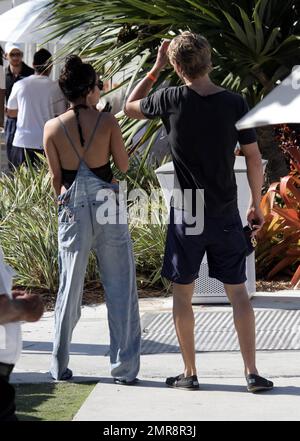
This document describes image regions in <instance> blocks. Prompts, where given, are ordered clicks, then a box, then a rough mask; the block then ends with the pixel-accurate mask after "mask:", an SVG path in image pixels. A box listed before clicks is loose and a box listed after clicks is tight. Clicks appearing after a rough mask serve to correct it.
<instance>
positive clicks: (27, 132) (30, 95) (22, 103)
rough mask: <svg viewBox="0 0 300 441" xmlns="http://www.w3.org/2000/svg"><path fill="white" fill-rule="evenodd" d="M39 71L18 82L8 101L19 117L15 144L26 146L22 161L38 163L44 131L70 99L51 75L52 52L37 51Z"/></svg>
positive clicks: (35, 62)
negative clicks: (63, 93)
mask: <svg viewBox="0 0 300 441" xmlns="http://www.w3.org/2000/svg"><path fill="white" fill-rule="evenodd" d="M33 67H34V71H35V74H34V75H31V76H29V77H27V78H24V79H22V80H20V81H18V82H17V83H15V84H14V86H13V88H12V91H11V94H10V97H9V100H8V102H7V114H8V116H9V117H12V118H14V117H16V116H18V120H17V130H16V133H15V136H14V140H13V146H14V147H18V148H20V149H22V154H20V156H19V160H18V164H16V163H15V166H19V165H21V164H22V163H23V162H25V151H26V153H27V156H28V159H29V160H30V161H31V162H32V163H33V164H35V163H36V162H38V157H37V156H36V153H43V130H44V125H45V123H46V122H47V121H48V120H49V119H52V118H54V117H55V116H58V115H60V114H61V113H63V112H65V110H66V102H65V99H64V97H63V95H62V92H61V91H60V89H59V86H58V83H57V82H55V81H52V80H51V79H50V78H49V75H50V73H51V69H52V61H51V54H50V52H49V51H47V50H46V49H40V50H39V51H37V52H36V53H35V54H34V57H33Z"/></svg>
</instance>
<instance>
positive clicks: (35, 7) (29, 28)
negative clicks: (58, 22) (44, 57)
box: [0, 0, 76, 79]
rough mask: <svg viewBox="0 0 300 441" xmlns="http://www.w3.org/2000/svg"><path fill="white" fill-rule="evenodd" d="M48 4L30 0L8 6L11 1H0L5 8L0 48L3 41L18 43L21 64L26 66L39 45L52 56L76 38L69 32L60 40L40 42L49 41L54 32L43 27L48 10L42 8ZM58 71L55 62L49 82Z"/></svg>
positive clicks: (39, 0) (44, 0)
mask: <svg viewBox="0 0 300 441" xmlns="http://www.w3.org/2000/svg"><path fill="white" fill-rule="evenodd" d="M48 3H49V0H30V1H27V2H24V3H21V4H19V5H18V6H15V7H11V6H12V4H11V2H10V4H7V2H5V3H4V2H3V3H2V2H1V1H0V5H1V4H2V5H4V4H5V5H6V11H5V12H3V13H2V14H1V15H0V43H1V45H2V47H3V48H4V46H5V42H7V41H11V42H13V43H18V44H20V46H21V47H22V49H23V52H24V61H25V63H27V64H28V65H30V66H31V65H32V59H33V54H34V52H35V51H36V50H37V46H38V45H42V46H43V47H45V48H46V49H48V50H49V51H50V52H51V53H52V54H53V55H54V56H55V54H56V52H57V51H58V50H59V49H60V48H61V47H62V46H63V45H64V44H66V43H67V42H68V41H70V39H71V38H74V35H76V33H75V32H74V31H73V32H70V33H69V34H68V35H67V36H64V37H63V38H55V39H52V40H51V42H48V43H44V42H45V41H46V40H48V39H49V34H51V33H52V32H54V30H55V29H54V28H52V27H51V28H48V29H47V28H43V26H44V25H45V24H46V23H47V22H48V21H49V17H50V15H51V10H49V8H46V5H47V4H48ZM7 8H9V9H7ZM59 70H60V65H58V64H57V63H55V64H54V67H53V71H52V78H53V79H56V78H57V77H58V74H59Z"/></svg>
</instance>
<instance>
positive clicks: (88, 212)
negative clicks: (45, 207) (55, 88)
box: [44, 55, 140, 384]
mask: <svg viewBox="0 0 300 441" xmlns="http://www.w3.org/2000/svg"><path fill="white" fill-rule="evenodd" d="M59 84H60V87H61V89H62V91H63V93H64V94H65V96H66V98H67V99H68V100H69V102H70V103H71V107H70V109H69V110H68V111H67V112H66V113H64V114H63V115H61V116H60V117H58V118H54V119H53V120H50V121H48V123H47V124H46V126H45V132H44V146H45V152H46V155H47V160H48V164H49V168H50V171H51V174H52V182H53V187H54V189H55V192H56V194H57V196H58V244H59V274H60V283H59V291H58V296H57V301H56V306H55V339H54V348H53V354H52V364H51V369H50V372H51V375H52V377H53V378H54V379H58V380H68V379H70V378H71V377H72V371H71V370H70V369H68V362H69V348H70V342H71V338H72V332H73V329H74V327H75V325H76V323H77V322H78V320H79V318H80V312H81V301H82V293H83V284H84V276H85V271H86V267H87V263H88V258H89V253H90V251H91V249H94V250H95V252H96V255H97V260H98V266H99V271H100V275H101V281H102V284H103V287H104V290H105V298H106V304H107V308H108V321H109V330H110V362H111V375H112V376H113V377H114V379H115V382H117V383H121V384H133V383H134V382H135V381H136V376H137V373H138V371H139V366H140V319H139V310H138V298H137V288H136V275H135V263H134V258H133V252H132V244H131V239H130V235H129V230H128V225H127V219H126V210H125V208H124V207H123V208H122V204H121V200H119V199H121V198H119V194H118V189H119V188H118V185H117V184H116V183H113V182H114V180H113V176H112V173H111V169H110V157H111V156H112V157H113V160H114V163H115V165H116V166H117V167H118V169H119V170H121V171H122V172H126V171H127V169H128V156H127V153H126V150H125V147H124V143H123V140H122V136H121V131H120V128H119V125H118V123H117V121H116V119H115V118H114V117H113V116H112V115H110V114H109V113H104V112H103V113H99V112H97V111H96V110H95V109H93V108H92V107H90V106H88V104H89V99H90V98H91V95H93V94H95V93H96V91H97V77H96V73H95V71H94V69H93V68H92V66H91V65H89V64H85V63H82V61H81V59H80V58H79V57H77V56H74V55H72V56H70V57H68V58H67V60H66V65H65V67H64V68H63V70H62V73H61V75H60V79H59ZM105 208H107V209H105ZM124 219H125V221H124Z"/></svg>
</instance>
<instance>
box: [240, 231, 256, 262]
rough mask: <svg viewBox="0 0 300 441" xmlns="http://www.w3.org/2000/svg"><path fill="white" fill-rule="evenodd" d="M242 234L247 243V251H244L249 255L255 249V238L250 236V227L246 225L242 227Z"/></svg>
mask: <svg viewBox="0 0 300 441" xmlns="http://www.w3.org/2000/svg"><path fill="white" fill-rule="evenodd" d="M243 230H244V235H245V239H246V243H247V251H246V255H247V256H250V254H252V253H253V251H254V250H255V247H256V246H257V240H256V239H255V237H251V234H252V229H251V228H250V227H249V226H248V225H246V226H245V227H244V228H243Z"/></svg>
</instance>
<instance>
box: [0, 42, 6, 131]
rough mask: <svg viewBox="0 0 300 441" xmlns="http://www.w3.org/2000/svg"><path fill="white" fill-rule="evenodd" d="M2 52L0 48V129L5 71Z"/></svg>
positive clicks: (2, 121) (2, 123) (2, 124)
mask: <svg viewBox="0 0 300 441" xmlns="http://www.w3.org/2000/svg"><path fill="white" fill-rule="evenodd" d="M3 56H4V51H3V49H2V47H1V46H0V127H4V103H5V71H4V67H3Z"/></svg>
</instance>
